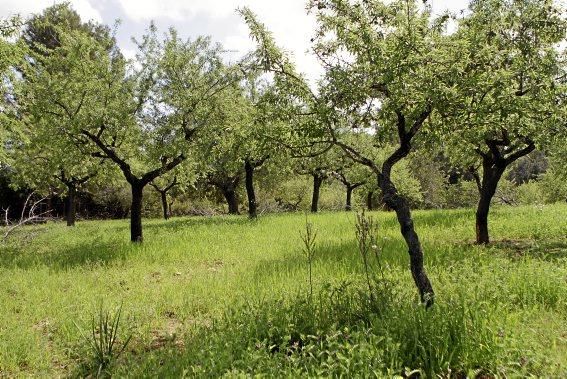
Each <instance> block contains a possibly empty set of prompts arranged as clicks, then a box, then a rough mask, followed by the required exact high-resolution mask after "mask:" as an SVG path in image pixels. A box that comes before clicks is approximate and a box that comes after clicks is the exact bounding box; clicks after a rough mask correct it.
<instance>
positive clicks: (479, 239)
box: [476, 158, 506, 245]
mask: <svg viewBox="0 0 567 379" xmlns="http://www.w3.org/2000/svg"><path fill="white" fill-rule="evenodd" d="M505 169H506V166H504V165H501V166H499V165H496V164H494V163H493V162H491V161H490V160H489V159H486V158H485V159H484V160H483V172H482V181H481V183H480V186H479V192H480V198H479V200H478V205H477V207H476V243H477V244H479V245H486V244H488V243H490V236H489V232H488V213H489V211H490V203H491V201H492V198H493V197H494V194H495V193H496V188H497V187H498V182H499V181H500V178H501V177H502V175H503V174H504V170H505Z"/></svg>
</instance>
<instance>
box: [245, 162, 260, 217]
mask: <svg viewBox="0 0 567 379" xmlns="http://www.w3.org/2000/svg"><path fill="white" fill-rule="evenodd" d="M244 169H245V171H246V195H247V196H248V217H250V218H256V217H258V208H257V204H256V193H255V191H254V166H253V165H252V163H251V162H250V161H248V160H246V162H245V164H244Z"/></svg>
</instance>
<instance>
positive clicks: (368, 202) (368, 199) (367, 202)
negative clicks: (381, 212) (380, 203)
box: [366, 191, 374, 211]
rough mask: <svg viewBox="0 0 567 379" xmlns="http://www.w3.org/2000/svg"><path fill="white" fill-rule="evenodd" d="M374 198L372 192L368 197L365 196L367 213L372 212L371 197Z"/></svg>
mask: <svg viewBox="0 0 567 379" xmlns="http://www.w3.org/2000/svg"><path fill="white" fill-rule="evenodd" d="M373 196H374V191H369V192H368V195H366V208H368V210H369V211H372V210H374V204H373V203H372V197H373Z"/></svg>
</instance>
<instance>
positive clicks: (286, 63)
mask: <svg viewBox="0 0 567 379" xmlns="http://www.w3.org/2000/svg"><path fill="white" fill-rule="evenodd" d="M310 10H311V11H313V12H314V13H315V15H316V18H317V24H318V28H317V30H316V31H315V37H314V39H313V43H314V47H313V49H314V52H315V53H316V54H317V56H318V58H319V59H320V61H321V63H322V66H323V67H324V69H325V76H324V80H323V81H322V82H321V85H320V87H319V89H318V91H316V92H315V91H312V90H311V89H310V87H309V86H307V85H306V84H305V81H304V80H303V79H302V77H301V76H299V75H297V74H296V73H295V71H294V67H293V64H292V63H291V62H290V60H289V58H288V57H287V56H286V55H285V54H284V53H282V52H281V50H279V49H278V48H277V46H276V44H275V42H274V41H273V39H272V36H271V35H270V33H269V32H268V31H267V30H266V28H265V27H264V25H262V24H261V23H259V22H258V21H257V19H256V18H255V16H254V15H253V13H252V12H251V11H249V10H247V9H244V10H242V11H241V12H242V14H243V16H244V17H245V19H246V20H247V22H248V25H249V27H250V29H251V33H252V36H253V37H254V38H255V39H256V40H257V41H258V43H259V49H258V54H259V56H260V57H261V63H262V64H263V65H264V66H265V67H266V69H267V70H269V71H270V72H272V73H274V75H276V76H277V77H279V78H280V79H279V80H281V81H287V83H289V84H288V85H287V87H286V88H287V89H288V90H289V91H290V93H291V94H292V96H293V97H296V98H300V99H302V100H303V101H304V103H305V104H306V105H305V108H306V109H308V110H309V113H311V114H313V117H315V118H316V120H317V124H318V125H319V126H320V128H319V130H321V129H323V130H324V132H325V134H326V136H327V139H330V141H331V142H332V143H334V144H336V145H338V146H339V147H340V148H342V149H343V151H344V152H345V153H346V154H348V155H349V156H350V157H351V159H353V160H354V161H356V162H358V163H360V164H363V165H365V166H367V167H369V168H370V169H371V170H372V172H373V173H374V177H375V178H376V181H377V185H378V187H379V188H380V190H381V192H382V196H383V200H384V202H385V203H386V204H387V205H388V207H390V208H391V209H393V210H394V211H395V212H396V215H397V219H398V222H399V224H400V229H401V233H402V236H403V237H404V239H405V242H406V244H407V246H408V250H409V258H410V268H411V273H412V276H413V279H414V282H415V284H416V286H417V288H418V290H419V293H420V296H421V300H422V301H423V302H424V303H425V304H426V305H427V306H430V305H431V304H433V297H434V292H433V288H432V286H431V282H430V280H429V278H428V276H427V274H426V272H425V268H424V262H423V260H424V258H423V250H422V247H421V243H420V240H419V237H418V235H417V232H416V230H415V228H414V223H413V219H412V216H411V211H410V206H409V203H408V201H407V199H406V198H404V197H403V196H401V195H400V194H399V192H398V189H397V187H396V185H395V183H394V182H393V181H392V177H391V174H392V170H393V168H394V167H395V166H396V165H397V164H399V162H400V161H402V160H403V159H404V158H405V157H407V156H408V155H409V154H410V152H411V151H412V143H414V142H415V141H416V140H417V139H418V138H417V137H418V136H419V135H420V133H421V132H422V130H424V129H426V128H428V126H429V122H428V120H429V117H430V116H431V115H432V113H433V112H434V111H435V110H436V109H438V108H440V107H444V106H445V104H446V103H447V102H448V101H449V100H450V99H451V98H452V96H451V85H452V83H450V80H452V79H453V78H454V76H458V75H459V72H460V70H461V66H460V64H459V62H460V59H459V58H460V54H459V52H460V50H459V48H458V46H454V45H453V44H452V42H451V41H450V40H449V39H447V38H445V36H444V35H443V30H444V21H445V19H444V18H443V19H441V20H432V17H431V14H430V12H429V8H428V7H427V6H425V7H424V6H423V4H422V2H421V1H419V2H418V1H410V0H406V1H399V0H398V1H391V2H387V3H386V2H382V1H378V0H363V1H347V0H314V1H311V2H310ZM351 128H356V129H358V130H369V131H370V130H371V131H372V132H373V134H374V136H375V138H376V146H377V147H376V148H378V149H380V148H381V147H383V146H391V143H392V142H395V143H396V149H395V150H394V152H393V153H391V154H390V155H389V156H388V157H387V158H386V159H385V160H384V161H383V162H376V161H374V160H372V159H371V157H368V156H366V155H365V154H364V153H363V152H362V151H359V150H358V149H357V146H356V145H353V144H352V143H350V142H349V141H346V140H343V139H342V136H343V135H345V131H347V130H349V129H351Z"/></svg>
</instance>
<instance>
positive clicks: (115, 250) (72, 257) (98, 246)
mask: <svg viewBox="0 0 567 379" xmlns="http://www.w3.org/2000/svg"><path fill="white" fill-rule="evenodd" d="M3 250H4V251H2V253H1V254H0V267H2V268H8V269H10V268H19V269H28V268H32V267H41V266H45V267H48V268H50V269H53V270H56V271H60V270H67V269H72V268H75V267H89V266H95V265H101V264H102V265H104V264H108V263H111V262H115V261H119V260H125V259H126V258H127V256H128V255H129V252H130V251H131V250H132V249H131V248H130V247H129V246H127V245H125V244H124V243H121V242H118V241H104V242H101V241H90V242H85V243H78V244H75V245H72V246H63V247H61V249H59V250H55V251H53V250H51V251H48V252H36V251H31V252H30V251H29V249H24V248H23V247H21V246H17V245H12V246H5V249H3Z"/></svg>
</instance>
